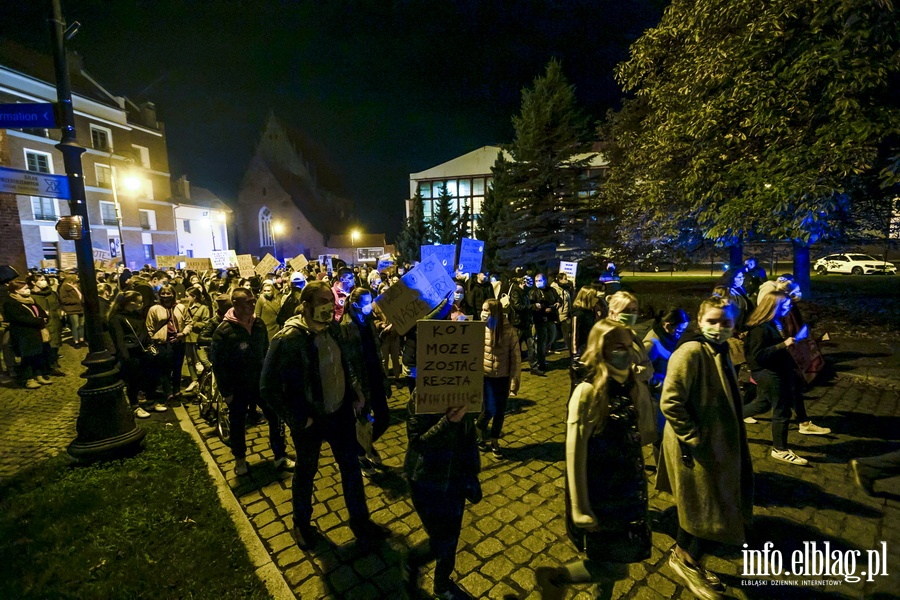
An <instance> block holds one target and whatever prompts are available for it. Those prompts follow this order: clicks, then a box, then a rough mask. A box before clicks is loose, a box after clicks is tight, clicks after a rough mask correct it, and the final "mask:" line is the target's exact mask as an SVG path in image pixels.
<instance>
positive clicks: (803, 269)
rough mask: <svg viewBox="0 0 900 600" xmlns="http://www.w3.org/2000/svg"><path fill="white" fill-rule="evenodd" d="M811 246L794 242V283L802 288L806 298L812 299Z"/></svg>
mask: <svg viewBox="0 0 900 600" xmlns="http://www.w3.org/2000/svg"><path fill="white" fill-rule="evenodd" d="M809 268H810V263H809V246H807V245H806V244H804V243H803V242H798V241H796V240H795V241H794V282H795V283H797V284H798V285H799V286H800V291H801V292H803V297H804V298H807V299H808V298H811V297H812V294H811V292H810V289H809Z"/></svg>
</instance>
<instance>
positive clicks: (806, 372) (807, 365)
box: [787, 338, 825, 383]
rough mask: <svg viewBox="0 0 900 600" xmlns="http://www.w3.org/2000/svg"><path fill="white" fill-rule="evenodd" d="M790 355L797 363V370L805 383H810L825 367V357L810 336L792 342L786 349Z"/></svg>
mask: <svg viewBox="0 0 900 600" xmlns="http://www.w3.org/2000/svg"><path fill="white" fill-rule="evenodd" d="M787 350H788V352H789V353H790V355H791V356H792V357H793V358H794V362H795V363H797V371H798V372H799V373H800V376H801V377H803V379H804V380H805V381H806V383H812V381H813V380H814V379H815V378H816V375H818V374H819V372H820V371H821V370H822V369H823V368H824V367H825V357H823V356H822V352H821V350H819V345H818V344H817V343H816V341H815V340H814V339H812V338H806V339H805V340H799V341H796V342H794V345H793V346H790V347H789V348H788V349H787Z"/></svg>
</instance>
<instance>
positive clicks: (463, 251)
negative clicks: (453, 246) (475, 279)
mask: <svg viewBox="0 0 900 600" xmlns="http://www.w3.org/2000/svg"><path fill="white" fill-rule="evenodd" d="M483 258H484V242H483V241H481V240H474V239H471V238H463V239H462V241H461V242H460V245H459V265H457V267H456V270H457V271H459V272H460V273H480V272H481V260H482V259H483Z"/></svg>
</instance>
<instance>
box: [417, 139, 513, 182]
mask: <svg viewBox="0 0 900 600" xmlns="http://www.w3.org/2000/svg"><path fill="white" fill-rule="evenodd" d="M499 153H500V146H482V147H481V148H478V149H477V150H472V151H471V152H469V153H467V154H463V155H462V156H457V157H456V158H453V159H451V160H448V161H447V162H444V163H441V164H439V165H436V166H434V167H431V168H430V169H425V170H424V171H420V172H418V173H410V174H409V178H410V179H411V180H417V181H418V180H423V179H445V178H447V177H460V176H466V175H490V174H491V167H492V166H494V162H496V160H497V155H498V154H499ZM507 158H508V159H509V156H508V155H507Z"/></svg>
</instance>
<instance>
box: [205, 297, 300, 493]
mask: <svg viewBox="0 0 900 600" xmlns="http://www.w3.org/2000/svg"><path fill="white" fill-rule="evenodd" d="M255 302H256V298H255V297H254V296H253V291H252V290H248V289H246V288H243V287H237V288H235V289H234V290H233V291H232V292H231V305H232V307H231V308H230V309H228V310H227V311H226V312H225V316H224V317H223V318H222V322H221V323H219V326H218V327H216V330H215V332H214V333H213V335H212V341H211V343H210V346H209V359H210V362H211V363H212V368H213V373H215V375H216V385H217V386H218V388H219V391H220V392H221V393H222V396H223V397H224V399H225V402H226V404H228V408H229V410H230V412H229V415H230V419H231V453H232V454H233V455H234V473H235V475H246V474H247V472H248V470H249V466H248V464H247V443H246V438H245V434H246V425H247V415H248V413H249V412H250V411H251V410H252V411H253V412H256V405H257V404H260V405H261V406H262V409H263V413H264V414H265V415H266V420H267V421H268V425H269V444H270V446H271V448H272V454H274V456H275V468H277V469H280V468H284V469H287V470H290V469H292V468H294V461H293V460H291V459H290V458H289V457H288V455H287V445H286V444H285V439H284V426H283V424H282V422H281V420H280V419H279V418H278V416H277V415H276V414H274V413H273V412H272V411H271V410H269V409H268V407H267V406H266V404H265V403H264V402H260V395H259V394H260V373H261V372H262V366H263V361H264V359H265V356H266V351H267V350H268V349H269V338H268V336H267V335H266V326H265V324H263V322H262V321H260V320H259V319H257V318H256V317H255V316H254V315H253V305H254V303H255Z"/></svg>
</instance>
